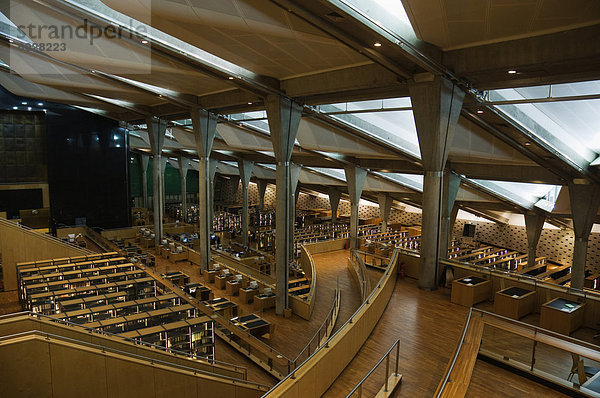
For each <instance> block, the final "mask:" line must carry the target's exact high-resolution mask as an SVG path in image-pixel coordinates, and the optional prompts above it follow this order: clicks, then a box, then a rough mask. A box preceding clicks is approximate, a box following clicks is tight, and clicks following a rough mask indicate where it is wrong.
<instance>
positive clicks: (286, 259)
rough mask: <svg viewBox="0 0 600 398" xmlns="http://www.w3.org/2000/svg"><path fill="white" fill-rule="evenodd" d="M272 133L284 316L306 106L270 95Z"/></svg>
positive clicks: (278, 304)
mask: <svg viewBox="0 0 600 398" xmlns="http://www.w3.org/2000/svg"><path fill="white" fill-rule="evenodd" d="M265 103H266V109H267V117H268V119H269V130H270V131H271V139H272V141H273V152H274V154H275V160H276V161H277V169H276V184H275V185H276V187H277V191H276V196H277V199H276V210H275V211H276V214H275V222H276V229H275V259H276V269H275V273H276V281H277V297H276V299H275V313H276V314H277V315H283V313H284V310H285V309H287V308H288V274H289V265H290V236H289V235H290V227H289V222H290V213H291V210H292V203H291V201H290V199H291V193H292V192H293V191H292V186H291V185H292V184H291V183H292V181H291V176H290V159H291V156H292V149H293V148H294V141H295V140H296V134H297V132H298V125H299V124H300V118H301V116H302V106H301V105H299V104H297V103H295V102H293V101H291V100H290V99H288V98H284V97H281V96H278V95H269V96H268V97H267V99H266V101H265Z"/></svg>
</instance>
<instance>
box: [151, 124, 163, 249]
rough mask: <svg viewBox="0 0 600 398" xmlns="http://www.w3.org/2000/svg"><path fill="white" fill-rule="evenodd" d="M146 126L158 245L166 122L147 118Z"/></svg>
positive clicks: (161, 216) (156, 241)
mask: <svg viewBox="0 0 600 398" xmlns="http://www.w3.org/2000/svg"><path fill="white" fill-rule="evenodd" d="M146 125H147V126H148V139H149V140H150V149H151V150H152V184H153V196H152V202H153V205H154V206H153V207H154V236H155V243H156V245H157V246H158V245H160V240H161V238H162V236H163V222H162V219H163V207H162V206H161V203H162V202H163V199H162V193H163V190H162V188H161V187H162V185H163V181H162V173H161V165H162V156H161V155H162V148H163V145H164V143H165V132H166V131H167V122H166V121H165V120H162V119H157V118H150V117H149V118H148V119H146Z"/></svg>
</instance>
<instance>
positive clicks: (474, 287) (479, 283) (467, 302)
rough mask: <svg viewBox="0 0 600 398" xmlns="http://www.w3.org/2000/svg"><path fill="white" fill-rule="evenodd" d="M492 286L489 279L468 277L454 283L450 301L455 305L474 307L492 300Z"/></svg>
mask: <svg viewBox="0 0 600 398" xmlns="http://www.w3.org/2000/svg"><path fill="white" fill-rule="evenodd" d="M491 286H492V284H491V283H490V281H488V280H487V279H483V278H480V277H477V276H466V277H464V278H461V279H455V280H453V281H452V293H451V296H450V301H452V302H453V303H455V304H460V305H464V306H466V307H472V306H474V305H475V304H477V303H480V302H482V301H484V300H487V299H489V298H490V290H491Z"/></svg>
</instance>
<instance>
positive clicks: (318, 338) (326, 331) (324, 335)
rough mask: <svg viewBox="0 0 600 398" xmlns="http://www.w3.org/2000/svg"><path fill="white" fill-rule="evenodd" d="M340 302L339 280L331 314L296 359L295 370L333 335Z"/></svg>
mask: <svg viewBox="0 0 600 398" xmlns="http://www.w3.org/2000/svg"><path fill="white" fill-rule="evenodd" d="M340 301H341V291H340V280H339V278H338V280H337V287H336V289H335V293H334V295H333V303H332V304H331V308H329V312H327V316H326V317H325V320H324V321H323V323H322V324H321V326H320V327H319V329H318V330H317V331H316V332H315V334H314V335H313V337H312V338H311V339H310V340H309V341H308V343H307V344H306V345H305V346H304V348H303V349H302V350H301V351H300V353H299V354H298V355H297V356H296V358H294V361H293V362H294V370H295V369H296V368H297V366H298V363H302V362H304V360H306V359H307V358H309V357H310V356H311V354H312V352H315V351H316V350H317V349H319V347H321V346H322V345H323V344H325V342H326V341H327V340H328V339H329V337H330V336H331V333H332V332H333V328H334V327H335V323H336V322H337V318H338V315H339V313H340ZM311 350H312V351H311ZM303 357H304V359H303ZM292 377H293V376H292Z"/></svg>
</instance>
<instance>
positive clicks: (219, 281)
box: [215, 274, 233, 290]
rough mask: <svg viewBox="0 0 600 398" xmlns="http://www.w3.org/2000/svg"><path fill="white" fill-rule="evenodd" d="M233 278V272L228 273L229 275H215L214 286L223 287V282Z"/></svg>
mask: <svg viewBox="0 0 600 398" xmlns="http://www.w3.org/2000/svg"><path fill="white" fill-rule="evenodd" d="M230 279H233V274H229V275H217V276H216V277H215V286H216V287H217V288H218V289H221V290H223V289H225V283H226V282H227V281H228V280H230Z"/></svg>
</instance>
